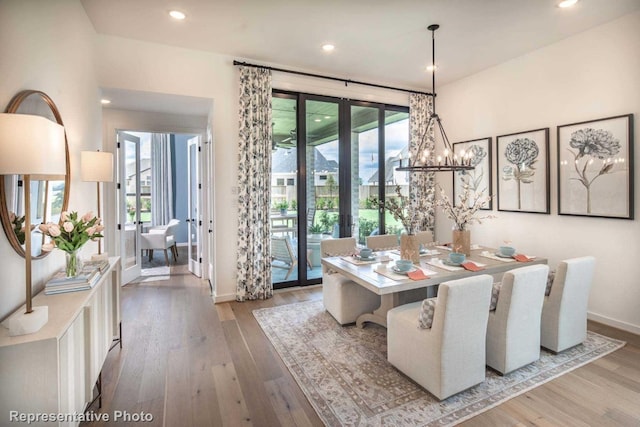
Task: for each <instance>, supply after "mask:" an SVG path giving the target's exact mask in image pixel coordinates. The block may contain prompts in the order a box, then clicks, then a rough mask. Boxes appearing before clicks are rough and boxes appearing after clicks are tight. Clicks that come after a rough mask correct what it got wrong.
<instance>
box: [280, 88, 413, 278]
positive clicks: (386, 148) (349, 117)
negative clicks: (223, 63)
mask: <svg viewBox="0 0 640 427" xmlns="http://www.w3.org/2000/svg"><path fill="white" fill-rule="evenodd" d="M272 112H273V142H272V148H273V151H272V186H271V199H272V210H271V231H272V255H274V254H275V257H276V258H275V259H274V261H273V263H272V266H273V267H274V268H272V282H273V284H274V287H276V288H282V287H288V286H304V285H309V284H316V283H320V282H321V277H322V268H321V264H320V259H321V254H320V244H321V241H322V240H323V239H328V238H337V237H349V236H354V237H356V241H357V242H358V244H361V245H364V243H365V239H366V236H369V235H371V234H385V233H399V232H401V231H402V226H401V225H399V224H398V223H397V222H396V221H395V220H394V219H393V218H392V217H391V216H390V215H388V214H387V215H385V213H384V212H383V211H381V210H379V209H378V207H377V204H376V202H375V200H382V201H384V200H385V199H386V198H387V197H393V196H394V195H395V194H396V187H397V186H398V185H399V186H400V187H401V191H402V192H403V193H406V192H408V182H407V179H406V174H403V173H397V172H395V167H396V166H397V165H398V163H399V161H400V159H402V158H403V157H404V158H405V159H406V158H407V156H408V145H409V143H408V141H409V111H408V108H407V107H401V106H389V105H385V104H377V103H369V102H360V101H353V100H347V99H340V98H332V97H324V96H317V95H308V94H301V93H291V92H280V91H274V94H273V103H272ZM298 183H300V184H301V185H298ZM282 240H285V241H286V243H287V244H288V248H287V246H285V245H283V243H282ZM274 245H280V246H282V248H279V247H277V248H276V250H274ZM285 249H288V252H292V254H291V255H288V254H287V250H285ZM279 267H283V268H279Z"/></svg>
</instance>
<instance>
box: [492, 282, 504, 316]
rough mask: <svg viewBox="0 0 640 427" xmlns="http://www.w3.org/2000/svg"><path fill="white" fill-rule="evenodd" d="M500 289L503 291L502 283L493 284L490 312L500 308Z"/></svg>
mask: <svg viewBox="0 0 640 427" xmlns="http://www.w3.org/2000/svg"><path fill="white" fill-rule="evenodd" d="M500 289H502V282H497V283H494V284H493V289H492V290H491V304H490V305H489V311H494V310H495V309H496V307H497V306H498V298H499V297H500Z"/></svg>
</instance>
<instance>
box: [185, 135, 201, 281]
mask: <svg viewBox="0 0 640 427" xmlns="http://www.w3.org/2000/svg"><path fill="white" fill-rule="evenodd" d="M187 145H188V154H187V158H188V160H187V165H188V170H187V176H188V187H189V193H188V194H189V197H188V204H189V218H187V224H188V229H189V233H188V245H189V271H190V272H191V273H193V274H195V275H196V276H198V277H200V276H201V273H200V265H201V261H202V257H201V253H202V252H201V249H200V242H201V240H202V236H201V230H202V217H201V215H200V187H201V185H200V179H199V177H200V166H199V165H200V163H199V162H200V156H199V152H200V136H196V137H193V138H191V139H190V140H189V141H187Z"/></svg>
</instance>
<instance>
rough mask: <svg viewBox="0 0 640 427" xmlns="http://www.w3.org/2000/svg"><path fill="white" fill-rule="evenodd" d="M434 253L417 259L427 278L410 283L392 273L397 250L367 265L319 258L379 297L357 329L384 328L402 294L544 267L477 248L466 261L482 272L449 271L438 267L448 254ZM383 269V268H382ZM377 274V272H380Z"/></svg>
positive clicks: (540, 261)
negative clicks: (370, 326) (475, 278)
mask: <svg viewBox="0 0 640 427" xmlns="http://www.w3.org/2000/svg"><path fill="white" fill-rule="evenodd" d="M436 251H437V252H438V253H437V254H434V253H429V254H425V255H422V256H421V257H420V265H419V267H420V268H422V269H423V271H424V272H425V275H427V276H428V278H427V279H421V280H413V279H410V278H409V277H407V276H404V275H398V274H390V273H393V270H392V266H393V265H394V262H395V261H396V260H398V259H400V255H398V253H397V251H392V250H391V251H379V252H375V255H376V258H375V259H374V260H372V261H368V262H360V261H358V260H357V259H355V258H353V257H339V256H338V257H327V258H322V264H323V265H324V266H326V267H327V268H329V269H331V270H334V271H336V272H338V273H340V274H342V275H344V276H345V277H347V278H349V279H351V280H353V281H354V282H355V283H357V284H359V285H360V286H363V287H364V288H366V289H368V290H370V291H371V292H373V293H375V294H377V295H380V307H378V308H377V309H376V310H374V311H373V312H372V313H365V314H362V315H360V316H359V317H358V319H357V320H356V325H357V326H358V327H360V328H362V327H363V326H364V324H365V323H366V322H372V323H376V324H378V325H381V326H384V327H386V326H387V312H388V311H389V310H391V309H392V308H394V307H397V306H398V305H400V304H402V303H403V299H402V294H403V293H406V292H407V291H412V290H415V289H421V288H426V287H430V286H436V285H439V284H440V283H443V282H447V281H449V280H456V279H461V278H464V277H469V276H475V275H478V274H500V273H504V272H505V271H509V270H512V269H514V268H519V267H524V266H527V265H532V264H546V263H547V259H546V258H544V257H540V256H535V257H533V256H531V255H528V256H529V257H530V258H532V259H531V261H529V262H518V261H516V260H515V259H513V258H501V257H497V256H495V253H496V251H497V250H496V249H494V248H488V247H482V246H479V247H477V249H474V250H472V251H471V256H469V257H467V261H472V262H474V263H475V264H477V265H480V266H482V268H483V270H481V271H477V272H475V271H469V270H465V269H464V268H462V267H460V268H459V269H452V268H451V266H448V265H443V264H441V261H443V260H445V259H447V257H448V255H449V251H447V250H445V249H436ZM385 267H386V268H385ZM379 271H380V272H379Z"/></svg>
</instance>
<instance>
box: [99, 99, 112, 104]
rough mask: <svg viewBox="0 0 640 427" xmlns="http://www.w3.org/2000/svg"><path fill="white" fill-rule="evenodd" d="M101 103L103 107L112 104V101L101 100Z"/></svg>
mask: <svg viewBox="0 0 640 427" xmlns="http://www.w3.org/2000/svg"><path fill="white" fill-rule="evenodd" d="M100 103H101V104H102V105H107V104H111V100H109V99H101V100H100Z"/></svg>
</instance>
